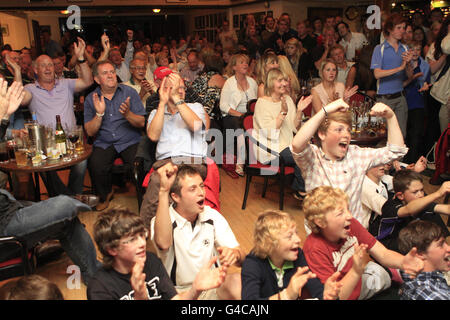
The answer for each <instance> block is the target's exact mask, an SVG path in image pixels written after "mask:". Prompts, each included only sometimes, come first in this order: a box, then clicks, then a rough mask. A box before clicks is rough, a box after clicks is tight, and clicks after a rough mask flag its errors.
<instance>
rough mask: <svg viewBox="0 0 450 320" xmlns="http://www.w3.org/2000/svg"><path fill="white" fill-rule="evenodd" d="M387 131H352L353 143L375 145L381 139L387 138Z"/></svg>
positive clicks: (363, 145) (365, 145)
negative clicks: (370, 132)
mask: <svg viewBox="0 0 450 320" xmlns="http://www.w3.org/2000/svg"><path fill="white" fill-rule="evenodd" d="M386 137H387V135H386V131H381V132H378V131H375V134H373V133H372V134H369V133H368V132H367V131H361V132H357V133H352V139H351V140H350V143H351V144H356V145H358V146H360V147H375V146H376V145H377V144H378V143H379V142H380V141H382V140H383V139H386Z"/></svg>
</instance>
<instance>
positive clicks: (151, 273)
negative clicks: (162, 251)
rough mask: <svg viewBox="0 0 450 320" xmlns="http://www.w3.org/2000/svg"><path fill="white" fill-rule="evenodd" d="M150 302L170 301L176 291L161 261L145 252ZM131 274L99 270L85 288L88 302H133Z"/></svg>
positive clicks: (146, 279)
mask: <svg viewBox="0 0 450 320" xmlns="http://www.w3.org/2000/svg"><path fill="white" fill-rule="evenodd" d="M143 272H144V273H145V282H146V283H147V292H148V296H149V299H150V300H160V299H162V300H170V299H172V298H173V297H174V296H175V295H176V294H177V291H176V289H175V287H174V285H173V283H172V281H171V280H170V278H169V275H168V274H167V271H166V269H165V268H164V266H163V264H162V262H161V260H160V259H159V258H158V257H157V256H156V255H155V254H153V253H151V252H147V260H146V261H145V265H144V270H143ZM130 278H131V273H130V274H122V273H119V272H117V271H116V270H114V269H105V268H102V269H100V270H99V271H98V272H97V274H96V275H95V276H94V277H93V279H92V280H91V281H90V282H89V285H88V288H87V298H88V300H134V290H133V289H132V288H131V283H130Z"/></svg>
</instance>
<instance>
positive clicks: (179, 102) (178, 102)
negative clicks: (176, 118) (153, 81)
mask: <svg viewBox="0 0 450 320" xmlns="http://www.w3.org/2000/svg"><path fill="white" fill-rule="evenodd" d="M183 103H184V100H180V101H177V102H175V105H176V106H179V105H180V104H183Z"/></svg>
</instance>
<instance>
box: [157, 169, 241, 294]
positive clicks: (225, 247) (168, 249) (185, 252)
mask: <svg viewBox="0 0 450 320" xmlns="http://www.w3.org/2000/svg"><path fill="white" fill-rule="evenodd" d="M156 174H158V176H159V178H160V188H159V193H158V194H159V203H158V209H157V211H156V216H155V217H154V218H153V219H152V221H151V239H152V241H153V243H154V244H155V247H156V250H157V253H158V256H159V258H160V259H161V261H162V262H163V264H164V267H165V268H166V270H167V273H168V274H169V276H170V278H171V279H172V281H173V283H174V284H175V287H176V288H177V289H178V290H180V291H183V290H187V289H189V288H190V287H191V286H192V283H193V281H194V279H195V276H196V274H197V273H198V271H199V270H200V268H201V267H202V266H203V265H204V264H205V261H209V260H210V259H211V258H212V257H213V256H218V260H217V261H218V262H219V263H220V264H221V265H224V266H227V267H229V266H231V265H237V266H238V267H239V266H241V263H242V260H243V259H244V257H245V254H244V252H243V251H242V249H241V247H240V246H239V243H238V242H237V240H236V237H235V236H234V234H233V231H232V230H231V228H230V226H229V224H228V222H227V221H226V220H225V218H224V217H223V216H222V215H221V214H220V213H219V212H217V211H216V210H214V209H212V208H210V207H209V206H206V205H205V186H204V184H203V179H202V177H201V176H200V173H199V172H198V171H197V170H196V169H195V168H194V167H192V166H190V165H181V166H180V167H178V166H176V165H174V164H173V163H170V162H169V163H167V164H166V165H164V166H162V167H160V168H159V169H158V171H157V173H156ZM169 196H170V197H171V198H172V199H173V201H174V204H173V205H169ZM240 298H241V276H240V273H232V274H228V275H227V276H226V278H225V281H224V283H223V284H222V285H221V286H220V287H219V288H217V289H213V290H209V291H207V292H205V293H203V294H202V295H201V296H200V297H199V299H204V300H210V299H240Z"/></svg>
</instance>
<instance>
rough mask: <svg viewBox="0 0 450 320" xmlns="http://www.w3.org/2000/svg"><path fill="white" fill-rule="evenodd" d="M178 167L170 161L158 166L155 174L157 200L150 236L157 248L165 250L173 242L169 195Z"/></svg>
mask: <svg viewBox="0 0 450 320" xmlns="http://www.w3.org/2000/svg"><path fill="white" fill-rule="evenodd" d="M177 171H178V167H177V166H175V165H174V164H172V163H171V162H169V163H167V164H165V165H164V166H162V167H160V168H159V169H158V170H157V171H156V174H158V175H159V179H160V187H159V197H158V198H159V199H158V200H159V202H158V208H157V209H156V216H155V222H154V231H153V232H154V234H153V235H152V238H153V240H154V242H155V244H156V246H157V247H158V249H159V250H162V251H167V250H169V248H170V247H171V246H172V244H173V236H172V221H171V220H170V214H169V205H170V203H169V195H170V188H171V187H172V185H173V183H174V181H175V178H176V176H177Z"/></svg>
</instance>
